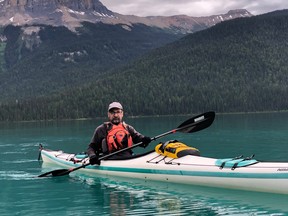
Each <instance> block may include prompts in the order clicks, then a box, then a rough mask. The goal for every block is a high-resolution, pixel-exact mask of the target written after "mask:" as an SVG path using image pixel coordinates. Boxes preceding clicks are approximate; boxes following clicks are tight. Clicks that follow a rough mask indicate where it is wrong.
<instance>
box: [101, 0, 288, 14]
mask: <svg viewBox="0 0 288 216" xmlns="http://www.w3.org/2000/svg"><path fill="white" fill-rule="evenodd" d="M100 1H101V2H102V4H103V5H104V6H106V7H107V8H108V9H109V10H111V11H113V12H117V13H119V14H123V15H136V16H172V15H180V14H185V15H188V16H195V17H199V16H210V15H218V14H225V13H227V12H228V11H229V10H234V9H246V10H248V11H249V12H250V13H252V14H253V15H259V14H263V13H267V12H271V11H275V10H281V9H288V0H100Z"/></svg>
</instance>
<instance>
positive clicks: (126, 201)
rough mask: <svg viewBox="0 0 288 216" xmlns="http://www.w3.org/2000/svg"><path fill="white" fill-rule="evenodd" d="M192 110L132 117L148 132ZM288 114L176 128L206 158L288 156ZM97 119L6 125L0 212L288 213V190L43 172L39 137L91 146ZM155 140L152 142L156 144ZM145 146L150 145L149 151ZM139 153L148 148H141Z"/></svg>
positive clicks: (1, 136)
mask: <svg viewBox="0 0 288 216" xmlns="http://www.w3.org/2000/svg"><path fill="white" fill-rule="evenodd" d="M188 118H190V117H189V116H178V117H147V118H130V119H129V118H126V119H125V120H126V122H127V123H129V124H131V125H133V126H134V127H135V128H136V129H137V130H138V131H140V132H142V133H143V134H145V135H148V136H151V137H153V136H156V135H159V134H162V133H164V132H167V131H170V130H171V129H174V128H176V127H177V126H178V125H179V124H181V123H182V122H183V121H185V120H186V119H188ZM287 120H288V113H286V112H283V113H265V114H263V113H262V114H229V115H228V114H227V115H218V114H217V115H216V118H215V121H214V123H213V124H212V125H211V126H210V127H209V128H207V129H205V130H202V131H198V132H195V133H191V134H184V133H175V134H173V135H169V136H167V137H164V138H162V139H161V140H159V141H166V140H169V139H178V140H180V141H182V142H184V143H186V144H188V145H190V146H193V147H196V148H198V149H199V150H200V151H201V155H202V156H207V157H215V158H227V157H235V156H238V155H244V156H250V155H252V154H255V158H256V159H257V160H260V161H288V158H287V153H288V133H287V132H288V124H287ZM103 121H104V119H103V120H101V119H97V120H85V121H61V122H52V121H51V122H21V123H19V122H18V123H0V158H1V159H0V160H1V161H0V164H1V169H0V187H1V188H0V191H1V193H0V215H1V216H11V215H13V216H14V215H15V216H16V215H19V216H20V215H25V216H35V215H71V216H72V215H73V216H76V215H79V216H80V215H81V216H82V215H94V216H95V215H103V216H104V215H199V216H200V215H201V216H202V215H206V216H212V215H288V206H287V200H288V199H287V198H288V195H279V194H268V193H255V192H247V191H246V192H245V191H237V190H226V189H216V188H207V187H198V186H184V185H175V184H168V183H157V182H143V181H140V180H133V179H128V178H127V179H120V178H117V179H113V178H103V177H99V178H96V177H95V178H91V177H86V176H79V175H77V173H71V174H70V175H69V176H63V177H54V178H37V177H36V176H38V175H39V174H41V173H42V172H43V170H42V163H41V162H40V161H38V152H39V151H38V146H39V144H40V143H42V144H43V146H44V147H46V148H50V149H61V150H64V151H66V152H71V153H77V152H83V151H85V150H86V148H87V145H88V143H89V141H90V139H91V136H92V134H93V131H94V129H95V127H96V126H98V125H99V124H100V123H101V122H103ZM156 144H157V142H153V143H151V144H150V146H149V147H148V149H153V148H154V147H155V145H156ZM146 150H147V149H145V151H146ZM135 152H136V153H140V152H143V149H142V148H135Z"/></svg>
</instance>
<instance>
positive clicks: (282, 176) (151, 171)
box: [99, 166, 288, 179]
mask: <svg viewBox="0 0 288 216" xmlns="http://www.w3.org/2000/svg"><path fill="white" fill-rule="evenodd" d="M99 169H100V170H106V171H114V172H115V171H116V172H131V173H148V174H161V175H181V176H195V177H196V176H197V177H221V178H262V179H288V173H237V172H235V171H231V172H229V173H227V172H225V171H222V170H219V172H205V171H184V170H157V169H139V168H124V167H102V166H100V167H99Z"/></svg>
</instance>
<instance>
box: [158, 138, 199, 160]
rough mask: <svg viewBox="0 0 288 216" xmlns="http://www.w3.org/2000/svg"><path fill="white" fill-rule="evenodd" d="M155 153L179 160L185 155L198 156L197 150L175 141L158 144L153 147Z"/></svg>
mask: <svg viewBox="0 0 288 216" xmlns="http://www.w3.org/2000/svg"><path fill="white" fill-rule="evenodd" d="M155 151H156V152H157V153H158V154H161V155H164V156H166V157H170V158H180V157H183V156H186V155H195V156H199V155H200V152H199V150H198V149H196V148H193V147H190V146H187V145H185V144H184V143H181V142H179V141H177V140H169V141H167V142H165V143H162V142H161V143H159V144H158V145H157V146H156V147H155Z"/></svg>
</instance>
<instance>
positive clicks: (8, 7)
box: [0, 0, 114, 29]
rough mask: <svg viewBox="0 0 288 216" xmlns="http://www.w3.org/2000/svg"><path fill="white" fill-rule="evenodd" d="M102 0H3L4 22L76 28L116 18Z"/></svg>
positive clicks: (0, 3) (0, 12)
mask: <svg viewBox="0 0 288 216" xmlns="http://www.w3.org/2000/svg"><path fill="white" fill-rule="evenodd" d="M113 16H114V13H113V12H112V11H110V10H108V9H107V8H106V7H105V6H104V5H103V4H102V3H101V2H100V1H99V0H2V1H1V0H0V25H9V24H13V25H27V24H28V25H29V24H47V25H56V26H61V25H64V26H67V27H68V28H72V29H73V28H74V27H77V26H80V23H81V22H83V21H91V22H97V21H100V20H101V18H103V17H113Z"/></svg>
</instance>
